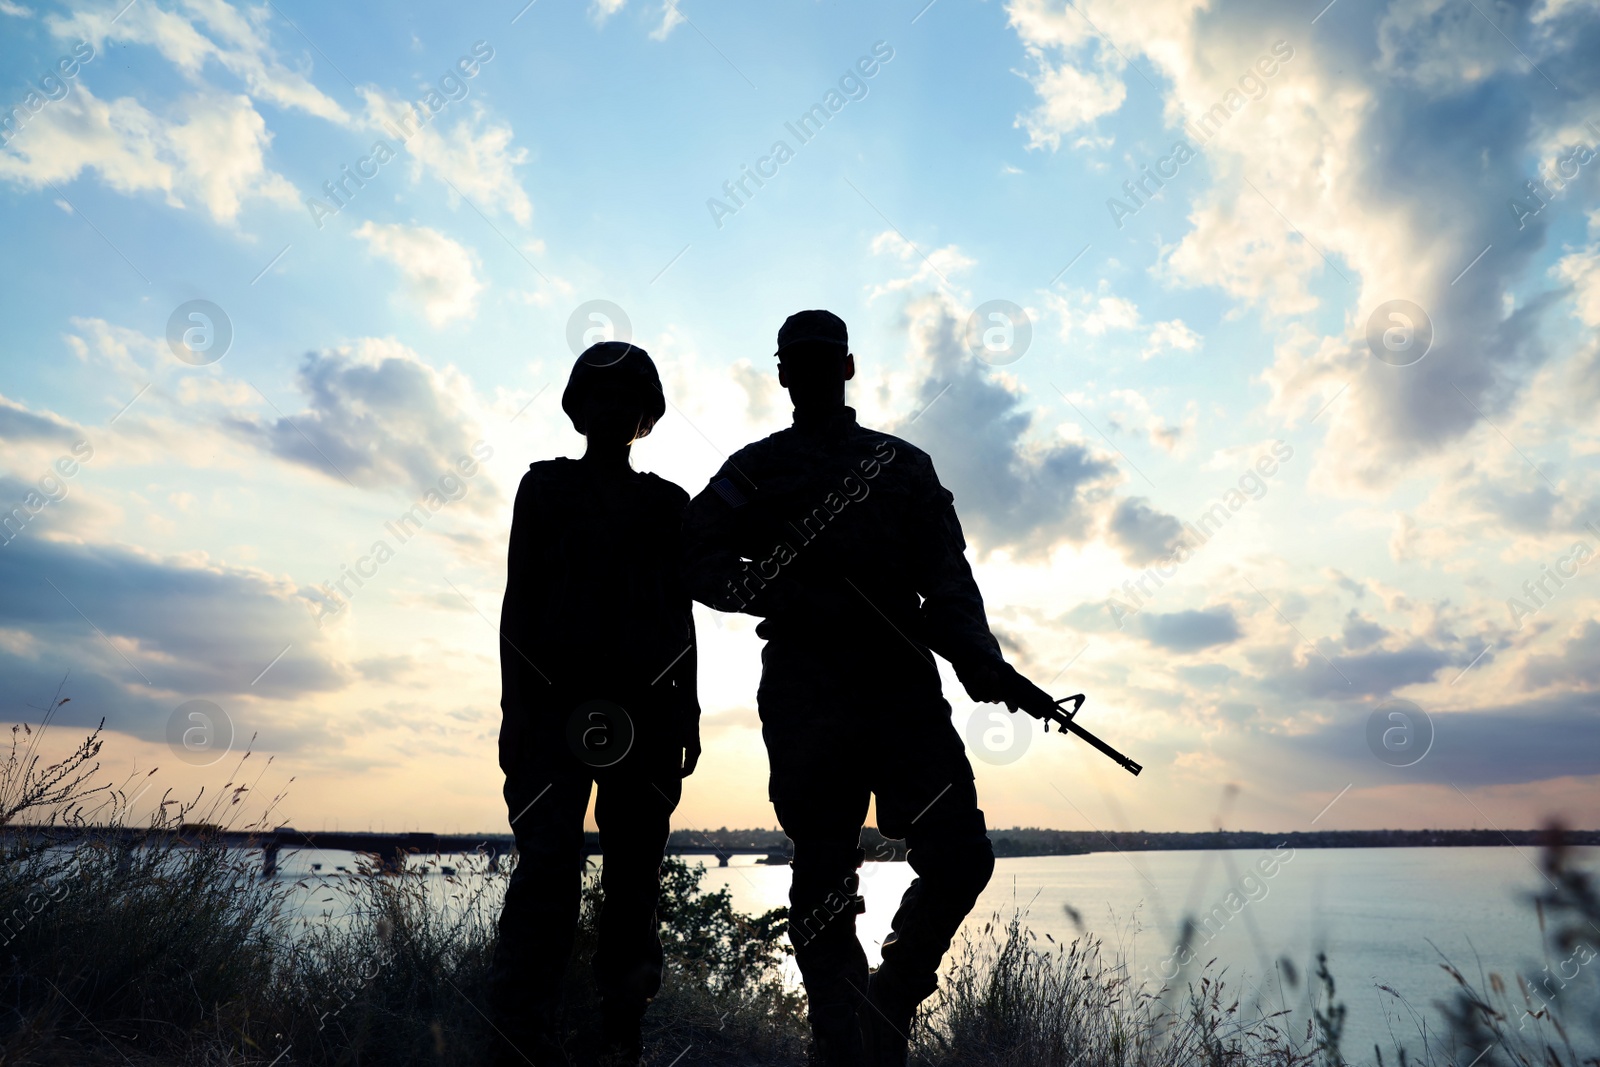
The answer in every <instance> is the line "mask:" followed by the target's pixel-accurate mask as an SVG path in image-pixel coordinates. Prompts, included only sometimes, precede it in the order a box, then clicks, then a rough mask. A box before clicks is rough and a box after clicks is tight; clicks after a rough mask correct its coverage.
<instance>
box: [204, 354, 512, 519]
mask: <svg viewBox="0 0 1600 1067" xmlns="http://www.w3.org/2000/svg"><path fill="white" fill-rule="evenodd" d="M295 383H296V385H297V386H298V387H299V389H300V391H301V392H303V393H304V394H305V395H306V397H307V399H308V406H307V407H306V408H305V409H304V410H302V411H299V412H296V413H295V414H293V415H292V416H288V417H279V418H276V419H271V420H255V419H242V418H238V417H236V416H229V417H227V418H226V419H225V421H224V426H225V427H226V428H227V429H228V430H230V431H231V432H232V433H234V434H235V435H236V436H239V437H241V438H243V439H244V440H247V441H250V442H252V443H254V444H256V445H258V446H260V447H262V448H264V449H266V450H267V451H269V452H271V453H272V454H273V455H276V456H278V457H279V458H281V459H284V460H287V461H288V462H291V463H295V464H298V465H300V466H304V467H308V468H310V469H311V470H314V471H316V472H318V473H319V474H322V475H324V476H326V477H329V478H332V479H335V480H342V479H341V476H343V477H344V478H349V479H350V481H352V482H353V483H355V484H356V485H358V486H361V487H363V488H373V489H392V490H398V491H401V492H404V493H405V494H407V495H409V496H420V495H421V494H422V493H425V492H427V491H428V490H430V489H434V488H435V487H436V486H437V485H438V483H439V480H440V478H441V477H442V476H444V475H446V474H449V473H452V472H453V471H454V470H455V464H456V461H457V460H458V459H459V458H460V457H461V456H470V455H471V454H472V453H471V447H472V443H473V442H474V441H475V440H477V439H478V438H479V436H480V435H479V432H478V426H479V425H480V424H481V407H482V406H481V404H480V402H479V401H478V399H477V397H476V395H475V394H474V393H473V390H472V387H471V384H470V383H469V382H468V381H467V379H466V377H465V376H464V375H462V374H461V372H459V371H458V370H456V369H455V368H454V367H446V368H445V369H443V370H437V369H435V368H433V367H431V366H429V365H428V364H426V363H424V362H423V361H422V360H421V359H420V358H419V357H418V356H417V354H416V353H415V352H413V351H412V350H411V349H409V348H407V347H406V346H404V345H402V344H400V343H399V342H398V341H394V340H392V339H380V338H375V337H367V338H362V339H360V340H358V341H356V342H355V343H354V344H351V345H343V346H340V347H338V348H333V349H325V350H323V351H320V352H308V353H306V356H305V358H304V359H303V360H302V361H301V363H300V368H299V370H298V372H297V373H296V375H295ZM330 464H331V465H332V467H331V468H330ZM477 481H481V482H482V483H483V484H482V486H480V485H478V484H476V482H477ZM465 499H466V500H467V501H468V502H470V503H469V504H468V506H469V507H472V508H474V509H475V510H478V511H487V510H489V509H490V508H491V507H492V506H493V505H494V503H495V502H496V501H497V500H498V495H497V492H496V490H495V489H494V487H493V484H492V483H490V482H489V481H488V480H487V479H477V480H475V483H474V484H473V485H472V486H471V488H470V489H469V490H468V492H467V494H466V497H465Z"/></svg>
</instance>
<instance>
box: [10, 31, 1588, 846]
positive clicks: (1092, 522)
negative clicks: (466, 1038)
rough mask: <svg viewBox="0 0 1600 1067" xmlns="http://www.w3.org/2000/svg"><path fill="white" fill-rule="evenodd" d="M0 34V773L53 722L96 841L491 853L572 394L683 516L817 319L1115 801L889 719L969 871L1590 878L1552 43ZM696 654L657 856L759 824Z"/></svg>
mask: <svg viewBox="0 0 1600 1067" xmlns="http://www.w3.org/2000/svg"><path fill="white" fill-rule="evenodd" d="M525 5H526V6H525ZM0 30H3V32H0V106H4V107H6V108H8V109H9V110H8V111H6V112H5V114H4V118H3V122H0V139H3V142H4V143H3V146H0V217H3V219H4V230H5V234H6V245H7V246H8V247H10V248H11V249H12V253H11V254H10V255H8V256H6V257H4V260H3V261H0V272H3V276H0V314H3V319H4V322H5V324H6V327H5V330H4V334H3V338H4V341H3V344H4V349H3V353H4V354H3V362H0V508H3V509H6V510H4V511H3V512H0V526H3V532H0V718H3V719H5V720H6V721H9V722H29V723H34V724H37V723H38V722H39V720H40V717H41V714H42V712H41V709H42V708H44V707H45V706H47V705H48V704H49V703H50V701H51V699H52V696H53V694H55V693H56V691H57V689H58V687H61V689H60V691H61V695H62V696H65V697H69V698H70V702H69V703H68V704H66V705H64V706H62V707H61V708H60V710H59V712H58V714H57V716H56V718H55V721H54V725H53V726H52V728H51V733H50V735H49V739H48V743H47V745H46V749H47V750H51V751H57V752H59V751H63V750H64V749H65V748H66V747H67V746H69V745H70V744H71V743H72V742H73V741H74V740H75V739H77V738H79V737H81V736H82V734H83V733H84V732H85V731H86V730H87V729H89V728H92V727H93V725H94V724H95V723H97V722H99V721H100V720H101V719H102V718H103V719H104V720H105V723H106V730H107V735H106V737H107V740H106V745H105V748H104V750H103V752H102V757H101V763H102V767H103V773H104V774H105V775H107V776H108V777H109V778H110V779H111V780H116V781H123V780H127V781H129V782H130V786H129V790H128V795H129V798H130V800H131V802H132V805H133V809H134V811H135V814H136V816H138V817H143V816H145V815H147V814H148V813H149V812H150V810H151V809H152V808H153V807H154V806H155V805H156V804H158V803H159V802H160V798H161V797H163V796H173V797H177V796H188V795H193V793H194V792H195V791H197V790H199V789H201V788H202V787H204V788H206V789H208V790H211V791H213V792H214V791H215V790H216V789H217V788H218V787H219V786H221V785H222V784H223V783H225V782H228V781H230V780H236V779H234V778H232V777H230V776H231V775H233V774H234V772H235V767H236V765H237V764H238V761H239V759H240V757H241V756H242V754H243V753H244V752H245V751H249V752H250V756H249V759H248V760H247V761H246V763H245V766H244V770H243V771H242V772H240V773H242V774H243V775H244V776H245V779H246V780H248V781H250V782H252V783H255V784H254V787H253V788H254V792H253V793H251V794H249V795H248V797H249V799H247V801H246V802H245V807H248V806H249V805H250V804H256V805H257V806H258V807H259V806H260V805H261V804H264V803H265V800H266V798H268V797H270V796H276V795H278V794H283V799H282V800H281V802H280V804H279V806H278V808H277V809H276V810H275V811H274V813H273V821H275V822H281V823H286V824H293V825H296V826H299V827H302V828H305V829H317V828H320V827H324V826H326V827H329V828H332V827H335V826H338V827H341V828H344V829H365V828H367V827H369V826H370V827H371V828H373V829H379V828H383V829H391V830H393V829H401V828H404V829H411V830H417V829H420V830H433V831H455V830H458V829H459V830H464V831H469V832H470V831H477V830H497V829H500V828H502V827H503V826H504V822H505V817H506V813H505V811H504V808H503V803H502V801H501V799H500V795H499V784H500V775H499V771H498V768H497V766H496V762H495V741H494V739H495V735H496V732H497V730H498V725H499V714H500V713H499V708H498V701H499V672H498V664H497V655H498V651H497V648H498V638H497V635H496V620H497V619H498V615H499V606H500V599H501V597H502V594H503V592H504V582H505V549H506V540H507V531H508V527H509V521H510V510H511V503H512V500H513V497H514V494H515V490H516V485H517V483H518V481H519V479H520V477H521V474H522V472H523V471H524V470H525V469H526V466H527V464H529V463H530V462H533V461H536V460H540V459H546V458H550V457H553V456H560V455H570V456H576V455H578V454H580V453H581V450H582V447H583V441H582V439H581V438H580V437H579V436H578V435H577V434H576V433H574V431H573V429H572V427H571V424H570V423H569V422H568V420H567V419H566V418H565V417H564V415H563V414H562V412H561V409H560V403H559V398H560V393H561V389H562V386H563V384H564V382H565V379H566V375H567V373H568V372H569V370H570V367H571V365H572V362H573V359H574V356H575V353H576V351H578V350H580V349H581V347H582V346H583V345H584V344H586V343H588V342H591V341H593V340H599V339H607V338H612V337H618V338H622V339H627V340H631V341H633V342H634V343H636V344H639V345H641V346H643V347H644V348H646V349H647V350H648V351H649V352H650V353H651V354H652V356H653V357H654V359H655V360H656V362H657V364H658V366H659V367H660V370H661V373H662V378H663V382H664V388H665V392H666V396H667V398H668V401H669V407H668V410H667V414H666V417H665V418H664V419H663V420H662V422H661V423H660V424H659V425H658V426H657V428H656V430H655V431H654V432H653V433H652V434H651V435H650V436H649V437H648V438H646V439H644V440H642V441H641V442H640V443H639V444H638V445H636V447H635V449H634V453H633V462H634V465H635V466H636V467H637V468H638V469H640V470H647V471H652V472H655V473H657V474H659V475H661V476H662V477H665V478H668V479H670V480H672V481H674V482H676V483H678V484H680V485H682V486H684V487H685V488H686V489H688V490H689V491H690V492H691V493H692V492H698V491H699V490H700V489H701V488H702V487H703V486H704V485H705V484H706V480H707V479H708V478H709V476H710V475H711V474H712V472H714V471H715V470H716V469H717V467H718V466H719V465H720V464H721V463H722V461H723V459H724V458H725V456H726V455H727V454H729V453H731V452H732V451H734V450H735V449H737V448H738V447H740V446H741V445H743V444H745V443H747V442H749V441H752V440H755V439H757V438H759V437H762V436H765V435H766V434H768V433H771V432H774V431H775V430H778V429H781V428H782V427H783V426H785V425H786V424H787V422H788V419H789V409H788V404H787V397H786V395H785V394H783V393H782V391H781V390H780V389H779V388H778V386H777V382H776V373H775V366H774V364H773V361H772V357H771V352H772V349H773V345H774V341H773V338H774V336H775V334H776V331H777V328H778V326H779V325H780V324H781V323H782V321H783V319H784V318H785V317H786V316H787V315H788V314H790V313H792V312H794V311H797V310H800V309H804V308H813V307H825V308H829V309H831V310H833V311H834V312H836V313H838V314H839V315H840V316H841V317H843V318H844V319H845V321H846V322H847V323H848V324H849V329H850V337H851V342H852V350H853V351H854V353H855V355H856V359H857V362H858V366H859V368H860V374H859V375H858V377H857V379H856V380H855V381H854V382H852V383H851V386H850V397H849V399H850V402H851V403H852V404H853V405H854V406H855V407H856V408H857V410H858V412H859V415H860V418H861V420H862V421H863V422H864V423H865V424H867V425H870V426H874V427H878V428H881V429H883V430H886V431H888V432H891V433H895V434H898V435H900V436H902V437H904V438H906V439H907V440H909V441H911V442H912V443H914V444H916V445H917V446H919V447H921V448H923V449H925V450H926V451H927V452H928V453H929V454H930V455H931V456H932V458H933V461H934V464H935V466H936V468H937V469H938V471H939V472H940V475H941V477H942V479H943V481H944V482H945V484H946V485H947V486H948V487H949V488H950V490H951V491H952V492H953V493H954V496H955V500H956V507H957V510H958V512H959V513H960V516H961V519H962V522H963V525H964V528H965V530H966V535H967V540H968V543H969V548H968V554H969V557H970V559H971V561H972V564H973V567H974V571H975V574H976V576H977V579H978V581H979V583H980V585H981V587H982V589H983V591H984V595H985V600H986V604H987V608H988V612H989V617H990V621H991V625H992V627H993V629H994V630H995V633H996V635H997V636H998V637H999V639H1000V640H1001V643H1002V645H1003V647H1004V649H1005V650H1006V653H1007V655H1008V657H1009V658H1010V659H1011V660H1012V662H1013V663H1015V664H1016V665H1017V666H1018V667H1019V668H1020V669H1022V670H1023V671H1024V672H1026V673H1028V674H1029V675H1030V676H1031V677H1033V678H1034V679H1035V680H1036V681H1038V682H1039V683H1040V684H1042V685H1045V687H1046V688H1048V689H1050V690H1051V691H1052V692H1053V693H1058V694H1061V695H1065V694H1067V693H1074V692H1080V691H1081V692H1085V693H1087V694H1088V701H1087V703H1086V704H1085V706H1084V710H1083V711H1082V713H1081V718H1080V721H1081V722H1082V723H1084V724H1085V725H1087V726H1088V727H1089V728H1091V729H1093V730H1095V731H1096V732H1098V733H1100V735H1101V736H1103V737H1105V738H1106V739H1107V740H1108V741H1110V742H1111V743H1112V744H1114V745H1116V746H1117V747H1119V748H1121V749H1122V750H1123V751H1125V752H1127V753H1128V754H1130V755H1131V756H1133V757H1134V758H1135V759H1136V760H1138V761H1139V762H1141V763H1142V764H1143V765H1144V767H1145V770H1144V773H1143V774H1142V775H1140V776H1139V777H1137V778H1134V777H1131V776H1129V775H1127V774H1126V773H1125V772H1123V771H1122V770H1120V769H1119V768H1117V767H1116V766H1114V765H1113V764H1111V763H1110V762H1109V761H1107V760H1105V759H1104V758H1103V757H1101V756H1100V755H1099V754H1098V753H1095V752H1094V751H1092V750H1091V749H1089V748H1088V747H1087V746H1085V745H1083V744H1081V743H1078V742H1076V741H1074V740H1071V739H1068V738H1063V737H1058V736H1054V735H1052V736H1049V737H1044V736H1041V735H1040V734H1039V733H1038V732H1037V728H1036V727H1035V728H1033V729H1030V728H1029V726H1030V724H1031V721H1025V722H1023V723H1020V724H1018V723H1013V722H1012V721H1011V720H1010V719H1009V717H1008V716H1007V715H1006V713H1005V712H1004V711H1003V710H1002V709H998V708H996V707H995V706H976V705H974V704H972V703H971V702H970V701H969V700H967V699H966V697H965V695H964V694H963V693H962V692H961V691H960V688H959V686H958V685H957V684H956V682H955V679H954V676H953V674H952V673H951V672H950V671H949V670H948V667H947V666H945V667H943V670H944V674H945V677H946V692H947V695H948V697H949V699H950V702H951V705H952V708H953V721H954V723H955V726H956V728H957V729H958V730H960V731H961V732H962V734H963V736H964V737H966V738H967V741H968V749H969V752H970V753H971V755H972V760H973V764H974V767H975V770H976V774H977V778H978V788H979V793H980V798H981V803H982V805H983V807H984V809H985V811H986V812H987V813H988V818H989V822H990V825H991V826H1000V827H1010V826H1044V827H1057V828H1063V829H1100V830H1111V829H1124V830H1125V829H1139V828H1144V829H1162V830H1204V829H1210V828H1211V827H1212V826H1213V825H1214V824H1215V821H1216V820H1218V819H1222V820H1223V821H1224V824H1225V825H1227V826H1228V827H1230V828H1245V829H1263V830H1278V831H1291V830H1311V829H1344V828H1385V827H1397V828H1399V827H1404V828H1422V827H1493V828H1508V827H1533V826H1538V825H1540V824H1541V823H1542V822H1544V821H1545V820H1546V819H1548V818H1551V817H1560V818H1563V819H1565V820H1566V821H1567V822H1569V823H1571V824H1575V825H1580V826H1588V827H1593V826H1596V825H1600V792H1597V790H1596V785H1597V784H1600V714H1597V706H1600V700H1597V695H1596V694H1597V689H1600V657H1597V655H1596V654H1597V653H1600V618H1597V611H1600V578H1597V577H1596V573H1595V572H1596V571H1600V562H1597V561H1596V560H1597V557H1600V502H1597V485H1600V479H1597V467H1596V455H1597V453H1600V431H1597V430H1596V428H1595V425H1594V420H1593V417H1592V413H1593V411H1594V410H1595V405H1596V401H1597V400H1600V342H1597V337H1596V327H1600V180H1597V179H1596V174H1597V173H1600V158H1597V157H1596V152H1597V151H1600V65H1596V64H1595V63H1594V62H1593V59H1594V56H1595V55H1596V54H1600V3H1596V2H1595V0H1535V2H1532V3H1521V4H1514V3H1504V2H1490V0H1395V2H1392V3H1382V2H1367V0H1334V2H1333V3H1331V4H1326V3H1325V0H1314V2H1311V3H1301V2H1298V0H1297V2H1288V3H1283V2H1280V3H1259V2H1258V3H1246V2H1230V0H1213V2H1211V3H1199V2H1195V0H1153V2H1151V3H1145V4H1137V5H1135V4H1127V3H1119V2H1114V0H1078V2H1076V3H1073V4H1070V5H1069V4H1066V3H1063V2H1046V0H1006V2H1001V0H991V2H986V3H985V2H970V0H934V2H932V3H928V2H927V0H909V2H902V0H893V2H889V0H881V2H868V3H858V4H849V3H843V2H831V0H822V2H809V3H799V2H794V0H783V2H779V3H771V4H761V5H737V4H730V3H710V2H705V0H666V2H660V0H590V2H589V3H587V4H585V3H582V2H566V3H563V2H561V0H537V2H535V3H531V4H530V3H526V0H511V2H507V3H500V2H498V0H497V2H495V3H492V4H481V5H434V4H429V5H422V4H393V5H383V6H382V7H381V8H380V7H378V6H377V5H365V6H355V5H348V6H347V5H314V4H307V3H304V2H301V0H270V2H269V3H266V4H263V5H252V4H249V3H239V4H230V3H227V2H225V0H132V2H131V3H130V2H128V0H115V2H114V3H83V4H73V5H52V4H45V3H38V2H35V0H0ZM408 513H410V514H413V515H416V516H421V518H420V519H419V520H416V521H413V523H412V524H411V525H410V526H396V525H395V524H396V522H397V520H399V518H400V517H401V516H402V515H405V514H408ZM380 546H381V547H380ZM352 575H354V576H355V577H352ZM341 583H342V591H341ZM695 610H696V623H697V629H698V635H699V644H700V665H701V679H700V694H701V702H702V705H703V707H704V719H703V725H702V731H703V737H704V744H705V755H704V757H703V759H702V761H701V764H700V769H699V771H698V772H697V773H696V774H695V776H694V777H693V778H692V779H690V780H689V782H688V784H687V788H686V790H685V793H684V800H683V803H682V804H681V806H680V807H679V809H678V813H677V815H676V817H675V825H678V826H682V827H719V826H730V827H737V826H762V827H765V826H772V825H774V818H773V815H772V810H771V807H770V805H769V803H768V802H767V799H766V789H765V784H766V783H765V777H766V757H765V753H764V751H763V748H762V744H761V736H760V732H759V720H758V719H757V716H756V710H755V690H756V684H757V680H758V677H759V671H760V666H759V654H760V640H759V639H758V638H757V637H756V636H755V634H754V628H753V623H754V620H752V619H751V618H749V617H747V616H725V615H719V614H717V613H715V612H712V611H710V610H709V609H705V608H703V607H698V606H697V607H696V609H695ZM195 702H200V703H195ZM196 716H199V717H196ZM841 743H849V739H841ZM52 746H53V747H52ZM886 758H893V754H892V753H890V754H886ZM269 759H270V761H271V762H270V764H268V765H266V766H265V767H263V766H262V765H263V764H264V763H266V761H268V760H269ZM1235 794H1236V795H1235ZM1229 797H1234V799H1232V800H1229V799H1227V798H1229ZM241 810H244V809H243V808H241Z"/></svg>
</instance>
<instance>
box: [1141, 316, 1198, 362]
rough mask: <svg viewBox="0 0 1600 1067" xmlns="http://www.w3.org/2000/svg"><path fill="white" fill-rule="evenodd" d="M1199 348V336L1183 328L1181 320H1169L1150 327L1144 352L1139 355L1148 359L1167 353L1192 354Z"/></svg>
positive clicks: (1185, 327) (1187, 328)
mask: <svg viewBox="0 0 1600 1067" xmlns="http://www.w3.org/2000/svg"><path fill="white" fill-rule="evenodd" d="M1199 347H1200V335H1199V334H1197V333H1195V332H1194V331H1193V330H1191V329H1189V327H1187V326H1185V325H1184V324H1183V320H1182V319H1169V320H1168V321H1166V322H1158V323H1156V324H1155V325H1154V326H1152V327H1150V334H1149V336H1148V337H1147V338H1146V339H1145V345H1144V351H1143V352H1141V353H1140V355H1141V356H1142V357H1143V358H1145V359H1150V358H1151V357H1153V356H1159V355H1163V354H1165V353H1169V352H1193V351H1196V350H1197V349H1198V348H1199Z"/></svg>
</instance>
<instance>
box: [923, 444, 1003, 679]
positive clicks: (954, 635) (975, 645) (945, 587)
mask: <svg viewBox="0 0 1600 1067" xmlns="http://www.w3.org/2000/svg"><path fill="white" fill-rule="evenodd" d="M922 467H923V469H922V470H920V471H918V482H919V483H920V484H918V485H917V487H916V490H917V497H918V510H919V511H921V512H922V515H921V516H920V519H921V521H919V522H917V523H916V524H915V527H914V528H915V529H916V531H917V534H916V535H915V537H916V543H915V546H914V548H913V551H912V564H913V568H914V573H913V580H914V581H915V583H916V588H917V592H918V594H920V595H921V596H922V598H923V600H922V607H921V608H920V609H919V614H920V617H921V621H922V633H923V636H924V639H925V640H926V641H927V642H928V647H929V648H931V649H933V650H934V651H935V652H937V653H938V654H939V655H941V656H943V657H944V658H945V659H947V660H949V661H950V662H951V663H953V664H961V665H965V664H969V663H981V662H984V661H990V660H997V659H1001V658H1002V657H1001V654H1000V643H999V642H998V641H996V640H995V638H994V634H992V633H990V632H989V620H988V618H987V617H986V616H985V615H984V612H983V594H982V593H980V592H979V591H978V583H977V582H976V581H974V580H973V577H972V568H971V567H970V566H968V564H967V557H966V550H967V541H966V538H965V537H964V536H963V535H962V533H961V521H960V520H959V519H957V518H956V509H955V498H954V497H953V496H951V495H950V491H949V490H948V489H946V488H945V487H944V486H942V485H940V484H939V477H938V475H937V474H936V473H935V472H934V469H933V463H932V461H929V460H924V462H923V464H922Z"/></svg>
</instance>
